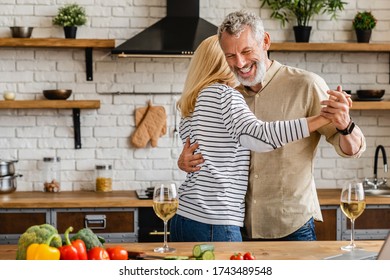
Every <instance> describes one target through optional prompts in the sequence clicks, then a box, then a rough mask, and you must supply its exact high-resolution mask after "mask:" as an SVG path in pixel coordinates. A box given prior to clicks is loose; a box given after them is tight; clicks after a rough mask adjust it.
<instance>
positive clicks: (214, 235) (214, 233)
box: [170, 214, 242, 242]
mask: <svg viewBox="0 0 390 280" xmlns="http://www.w3.org/2000/svg"><path fill="white" fill-rule="evenodd" d="M170 241H172V242H212V241H235V242H241V241H242V237H241V232H240V227H238V226H227V225H210V224H204V223H200V222H196V221H194V220H191V219H188V218H185V217H183V216H180V215H177V214H176V215H175V216H173V218H172V219H171V222H170Z"/></svg>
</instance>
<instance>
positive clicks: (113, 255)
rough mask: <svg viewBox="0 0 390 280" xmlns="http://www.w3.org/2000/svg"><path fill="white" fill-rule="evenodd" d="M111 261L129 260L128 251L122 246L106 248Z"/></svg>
mask: <svg viewBox="0 0 390 280" xmlns="http://www.w3.org/2000/svg"><path fill="white" fill-rule="evenodd" d="M106 251H107V253H108V255H109V256H110V260H127V259H128V258H129V256H128V253H127V251H126V249H124V248H123V247H121V246H115V247H111V248H106Z"/></svg>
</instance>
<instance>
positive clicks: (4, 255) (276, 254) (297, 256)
mask: <svg viewBox="0 0 390 280" xmlns="http://www.w3.org/2000/svg"><path fill="white" fill-rule="evenodd" d="M383 242H384V241H383V240H377V241H357V243H358V245H359V246H361V247H363V248H364V249H365V250H366V251H372V252H379V250H380V247H381V246H382V244H383ZM347 243H348V241H294V242H293V241H286V242H280V241H279V242H274V241H272V242H214V243H212V244H214V246H215V250H214V253H215V258H216V259H217V260H228V259H229V258H230V256H231V255H232V254H234V253H236V252H241V253H245V252H252V253H253V254H254V255H255V256H256V259H258V260H321V259H323V258H326V257H329V256H334V255H338V254H342V253H345V252H344V251H342V250H341V249H340V246H343V245H346V244H347ZM195 244H198V243H192V242H182V243H169V246H171V247H173V248H176V252H174V253H170V254H169V255H180V256H191V255H192V248H193V246H194V245H195ZM120 245H121V246H123V247H124V248H126V249H127V250H128V251H136V252H145V253H146V254H147V255H151V256H153V255H155V256H165V255H166V254H158V253H154V252H153V249H154V248H155V247H158V246H161V245H162V244H161V243H121V244H120ZM109 246H114V243H112V244H106V247H109ZM16 249H17V245H0V260H13V259H15V256H16Z"/></svg>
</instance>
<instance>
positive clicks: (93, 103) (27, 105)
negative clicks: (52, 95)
mask: <svg viewBox="0 0 390 280" xmlns="http://www.w3.org/2000/svg"><path fill="white" fill-rule="evenodd" d="M73 108H78V109H99V108H100V100H13V101H9V100H7V101H0V109H73Z"/></svg>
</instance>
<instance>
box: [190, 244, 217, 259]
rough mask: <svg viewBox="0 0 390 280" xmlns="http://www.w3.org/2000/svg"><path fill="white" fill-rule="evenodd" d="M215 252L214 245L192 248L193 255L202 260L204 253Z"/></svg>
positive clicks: (199, 245) (201, 245) (200, 245)
mask: <svg viewBox="0 0 390 280" xmlns="http://www.w3.org/2000/svg"><path fill="white" fill-rule="evenodd" d="M206 251H214V245H212V244H197V245H195V246H194V247H193V248H192V255H193V256H194V257H195V258H200V257H201V256H202V255H203V253H204V252H206Z"/></svg>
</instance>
